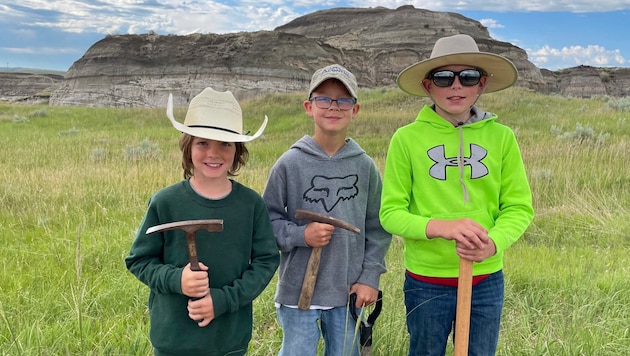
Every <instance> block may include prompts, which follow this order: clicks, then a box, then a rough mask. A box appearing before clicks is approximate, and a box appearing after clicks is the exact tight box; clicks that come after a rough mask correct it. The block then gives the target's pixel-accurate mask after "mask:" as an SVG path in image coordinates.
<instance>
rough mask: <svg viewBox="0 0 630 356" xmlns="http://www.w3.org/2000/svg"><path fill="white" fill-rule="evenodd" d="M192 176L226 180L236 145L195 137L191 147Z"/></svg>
mask: <svg viewBox="0 0 630 356" xmlns="http://www.w3.org/2000/svg"><path fill="white" fill-rule="evenodd" d="M190 153H191V157H192V163H193V167H194V170H193V175H194V177H195V178H197V179H204V180H205V179H227V178H228V171H229V170H230V168H231V167H232V164H233V163H234V157H235V154H236V144H235V143H233V142H222V141H215V140H209V139H205V138H200V137H195V138H194V139H193V142H192V146H191V152H190Z"/></svg>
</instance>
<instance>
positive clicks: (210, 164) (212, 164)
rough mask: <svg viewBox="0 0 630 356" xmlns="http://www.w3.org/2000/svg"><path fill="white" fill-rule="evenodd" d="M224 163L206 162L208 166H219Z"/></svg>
mask: <svg viewBox="0 0 630 356" xmlns="http://www.w3.org/2000/svg"><path fill="white" fill-rule="evenodd" d="M221 165H222V163H206V166H208V167H210V168H219V167H221Z"/></svg>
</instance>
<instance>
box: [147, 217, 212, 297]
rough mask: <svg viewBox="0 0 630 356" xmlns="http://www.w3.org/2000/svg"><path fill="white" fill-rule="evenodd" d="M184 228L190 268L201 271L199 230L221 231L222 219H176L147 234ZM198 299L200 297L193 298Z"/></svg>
mask: <svg viewBox="0 0 630 356" xmlns="http://www.w3.org/2000/svg"><path fill="white" fill-rule="evenodd" d="M178 229H179V230H183V231H184V232H185V233H186V244H187V245H188V256H189V259H190V270H191V271H201V268H199V258H198V257H197V241H196V235H197V231H199V230H208V231H209V232H221V231H223V220H222V219H210V220H185V221H176V222H171V223H167V224H161V225H156V226H152V227H150V228H148V229H147V232H146V233H147V235H148V234H151V233H154V232H159V231H166V230H178ZM192 299H193V300H197V299H200V298H192Z"/></svg>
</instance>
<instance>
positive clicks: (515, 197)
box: [488, 131, 534, 253]
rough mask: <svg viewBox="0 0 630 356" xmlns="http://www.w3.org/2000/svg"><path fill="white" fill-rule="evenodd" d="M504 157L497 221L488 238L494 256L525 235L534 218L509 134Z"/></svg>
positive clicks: (522, 169)
mask: <svg viewBox="0 0 630 356" xmlns="http://www.w3.org/2000/svg"><path fill="white" fill-rule="evenodd" d="M510 132H511V135H510V136H509V138H508V140H506V147H505V149H504V152H506V154H505V155H504V157H503V167H506V169H504V170H503V172H502V177H501V194H500V200H499V217H498V218H497V220H496V221H495V225H494V227H493V228H492V229H490V231H488V235H489V236H490V237H491V238H492V239H493V240H494V243H495V245H496V247H497V253H501V252H503V251H505V250H506V249H507V248H508V247H510V246H511V245H512V244H513V243H514V242H516V241H517V240H518V239H519V238H520V237H521V236H522V235H523V234H524V233H525V230H526V229H527V227H528V226H529V224H530V223H531V222H532V220H533V218H534V208H533V206H532V193H531V190H530V187H529V182H528V181H527V173H526V171H525V165H524V163H523V159H522V157H521V152H520V149H519V146H518V143H517V141H516V137H514V133H513V132H512V131H510Z"/></svg>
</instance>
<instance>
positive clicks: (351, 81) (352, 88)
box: [308, 64, 359, 99]
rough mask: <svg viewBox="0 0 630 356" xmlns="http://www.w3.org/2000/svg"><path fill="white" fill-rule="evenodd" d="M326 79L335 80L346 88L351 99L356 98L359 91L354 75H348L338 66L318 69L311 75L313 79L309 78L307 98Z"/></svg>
mask: <svg viewBox="0 0 630 356" xmlns="http://www.w3.org/2000/svg"><path fill="white" fill-rule="evenodd" d="M328 79H337V80H339V81H340V82H342V83H343V85H345V86H346V89H348V92H349V93H350V95H352V97H353V98H355V99H356V98H357V92H358V91H359V86H358V85H357V79H356V78H355V77H354V74H352V73H350V71H349V70H347V69H346V68H344V67H342V66H340V65H339V64H331V65H329V66H327V67H324V68H321V69H318V70H316V71H315V73H313V77H312V78H311V86H310V89H309V91H308V96H309V97H310V96H311V94H313V91H314V90H315V89H317V87H318V86H319V85H320V84H322V83H323V82H324V81H326V80H328Z"/></svg>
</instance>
